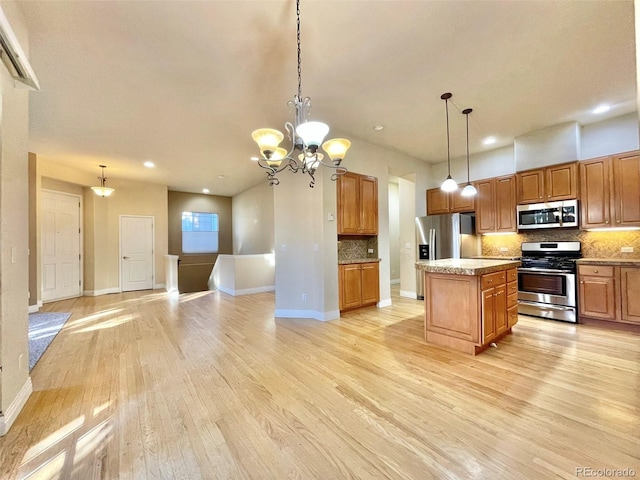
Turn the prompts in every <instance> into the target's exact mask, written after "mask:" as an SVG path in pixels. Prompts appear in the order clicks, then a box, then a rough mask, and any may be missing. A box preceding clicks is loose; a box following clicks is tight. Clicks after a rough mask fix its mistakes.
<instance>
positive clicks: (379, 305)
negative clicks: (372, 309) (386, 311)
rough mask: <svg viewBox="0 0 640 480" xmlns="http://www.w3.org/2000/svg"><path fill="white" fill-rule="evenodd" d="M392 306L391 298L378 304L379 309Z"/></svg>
mask: <svg viewBox="0 0 640 480" xmlns="http://www.w3.org/2000/svg"><path fill="white" fill-rule="evenodd" d="M390 306H391V299H390V298H385V299H384V300H380V301H379V302H378V308H384V307H390Z"/></svg>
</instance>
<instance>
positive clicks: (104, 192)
mask: <svg viewBox="0 0 640 480" xmlns="http://www.w3.org/2000/svg"><path fill="white" fill-rule="evenodd" d="M98 166H99V167H100V168H101V169H102V175H100V176H99V177H98V180H100V186H99V187H91V190H93V191H94V192H96V195H99V196H101V197H108V196H109V195H111V194H112V193H113V192H114V191H115V190H114V189H113V188H109V187H107V178H106V177H105V176H104V169H105V168H107V166H106V165H98Z"/></svg>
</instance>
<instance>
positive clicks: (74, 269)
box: [41, 191, 82, 302]
mask: <svg viewBox="0 0 640 480" xmlns="http://www.w3.org/2000/svg"><path fill="white" fill-rule="evenodd" d="M41 199H42V203H41V212H42V301H43V302H48V301H53V300H60V299H62V298H71V297H79V296H80V295H81V294H82V290H81V289H82V286H81V285H80V241H81V240H80V197H79V196H77V195H71V194H65V193H61V192H44V191H43V192H42V196H41Z"/></svg>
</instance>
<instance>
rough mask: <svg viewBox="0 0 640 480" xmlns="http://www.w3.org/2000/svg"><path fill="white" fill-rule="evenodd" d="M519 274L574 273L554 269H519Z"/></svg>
mask: <svg viewBox="0 0 640 480" xmlns="http://www.w3.org/2000/svg"><path fill="white" fill-rule="evenodd" d="M518 272H523V273H527V272H531V273H540V274H543V275H544V274H550V275H551V274H554V275H555V274H558V273H560V274H567V273H571V274H573V273H574V272H572V271H571V270H554V269H552V268H527V267H524V268H518Z"/></svg>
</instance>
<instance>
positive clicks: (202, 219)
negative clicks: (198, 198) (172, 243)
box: [182, 212, 218, 253]
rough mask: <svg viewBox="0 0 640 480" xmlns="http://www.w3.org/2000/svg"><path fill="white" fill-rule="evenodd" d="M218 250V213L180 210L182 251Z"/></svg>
mask: <svg viewBox="0 0 640 480" xmlns="http://www.w3.org/2000/svg"><path fill="white" fill-rule="evenodd" d="M217 252H218V214H217V213H202V212H182V253H217Z"/></svg>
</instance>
